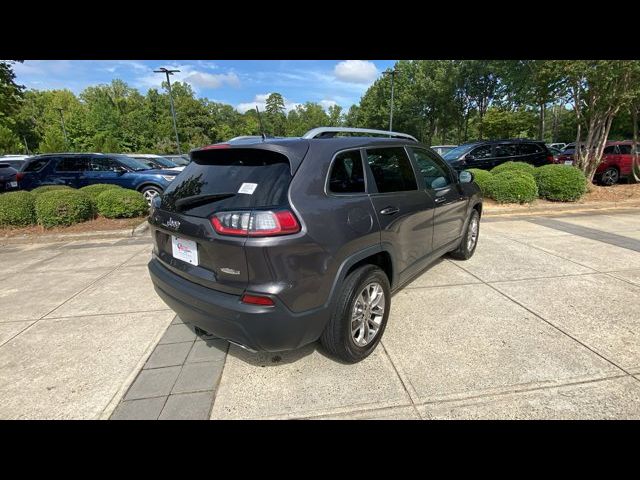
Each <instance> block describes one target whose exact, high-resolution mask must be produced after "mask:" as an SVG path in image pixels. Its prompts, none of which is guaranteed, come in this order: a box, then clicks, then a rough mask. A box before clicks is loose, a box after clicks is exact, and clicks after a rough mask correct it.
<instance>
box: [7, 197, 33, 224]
mask: <svg viewBox="0 0 640 480" xmlns="http://www.w3.org/2000/svg"><path fill="white" fill-rule="evenodd" d="M34 203H35V198H34V197H33V195H31V194H30V193H29V192H9V193H3V194H2V195H0V226H7V225H11V226H15V227H25V226H27V225H33V224H34V223H36V211H35V206H34Z"/></svg>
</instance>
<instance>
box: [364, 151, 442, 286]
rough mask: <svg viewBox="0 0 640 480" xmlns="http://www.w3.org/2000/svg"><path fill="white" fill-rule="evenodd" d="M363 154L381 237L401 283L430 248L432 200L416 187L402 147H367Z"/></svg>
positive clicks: (431, 239) (410, 164) (417, 265)
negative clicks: (390, 254)
mask: <svg viewBox="0 0 640 480" xmlns="http://www.w3.org/2000/svg"><path fill="white" fill-rule="evenodd" d="M365 158H366V162H365V164H366V169H367V176H368V179H369V181H368V184H369V185H370V186H371V188H370V189H369V191H370V196H369V198H370V199H371V202H372V204H373V208H374V210H375V211H376V215H377V218H378V222H379V225H380V241H381V243H382V245H383V247H386V248H388V250H389V251H390V252H392V255H393V262H394V270H395V272H396V274H397V276H398V281H399V283H402V282H404V281H405V280H407V279H408V278H410V277H411V275H412V274H413V273H414V272H415V271H416V270H417V269H418V268H419V266H420V265H421V263H422V262H421V260H423V259H425V257H426V256H427V255H429V253H431V251H432V242H433V212H434V206H435V203H434V201H433V199H432V198H431V197H430V196H429V195H428V194H427V193H426V191H425V190H424V189H423V188H420V189H419V188H418V182H417V181H416V175H415V171H414V169H413V166H412V163H411V161H410V160H409V156H408V155H407V152H406V150H405V149H404V147H402V146H393V147H374V148H367V149H365ZM394 283H395V282H394Z"/></svg>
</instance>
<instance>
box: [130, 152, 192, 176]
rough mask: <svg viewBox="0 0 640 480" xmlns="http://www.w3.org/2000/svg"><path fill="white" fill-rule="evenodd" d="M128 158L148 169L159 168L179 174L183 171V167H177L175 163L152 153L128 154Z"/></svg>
mask: <svg viewBox="0 0 640 480" xmlns="http://www.w3.org/2000/svg"><path fill="white" fill-rule="evenodd" d="M127 156H128V157H131V158H135V159H137V160H140V161H141V162H142V163H144V164H146V165H147V166H148V167H149V168H161V169H165V170H177V171H179V172H181V171H182V170H184V166H179V165H178V164H177V163H175V162H173V161H171V160H169V159H168V158H166V157H162V156H160V155H154V154H152V153H130V154H127Z"/></svg>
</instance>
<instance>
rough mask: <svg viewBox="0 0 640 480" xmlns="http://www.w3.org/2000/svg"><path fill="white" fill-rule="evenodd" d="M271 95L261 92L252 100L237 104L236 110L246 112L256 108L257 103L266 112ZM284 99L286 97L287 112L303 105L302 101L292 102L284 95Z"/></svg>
mask: <svg viewBox="0 0 640 480" xmlns="http://www.w3.org/2000/svg"><path fill="white" fill-rule="evenodd" d="M269 95H271V93H259V94H258V95H256V96H255V97H254V98H253V101H252V102H245V103H240V104H238V105H236V110H238V111H239V112H240V113H245V112H246V111H248V110H251V109H252V108H256V105H257V106H258V108H259V109H260V112H264V111H265V109H266V107H267V98H268V97H269ZM283 99H284V108H285V110H286V111H287V112H289V111H291V110H293V109H295V108H296V107H297V106H298V105H302V104H301V103H295V102H291V101H289V100H287V99H286V98H285V97H283Z"/></svg>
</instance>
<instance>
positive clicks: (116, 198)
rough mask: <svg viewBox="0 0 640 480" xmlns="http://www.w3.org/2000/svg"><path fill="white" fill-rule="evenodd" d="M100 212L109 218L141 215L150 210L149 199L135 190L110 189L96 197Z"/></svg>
mask: <svg viewBox="0 0 640 480" xmlns="http://www.w3.org/2000/svg"><path fill="white" fill-rule="evenodd" d="M96 206H97V207H98V213H100V215H102V216H104V217H107V218H129V217H140V216H142V215H145V214H146V213H147V212H148V211H149V206H148V205H147V201H146V200H145V199H144V197H143V196H142V194H141V193H140V192H136V191H135V190H127V189H124V188H120V189H109V190H105V191H104V192H102V193H101V194H100V195H98V196H97V197H96Z"/></svg>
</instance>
